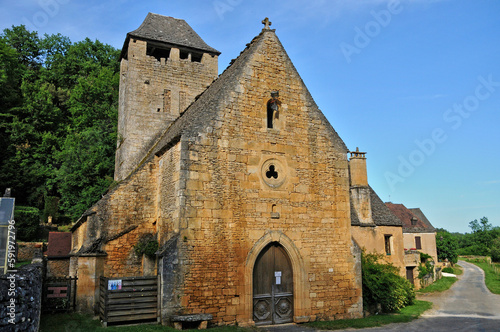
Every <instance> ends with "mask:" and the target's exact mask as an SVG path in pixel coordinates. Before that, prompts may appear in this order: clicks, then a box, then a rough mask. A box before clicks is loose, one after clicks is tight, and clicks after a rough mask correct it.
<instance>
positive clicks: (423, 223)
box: [385, 203, 438, 289]
mask: <svg viewBox="0 0 500 332" xmlns="http://www.w3.org/2000/svg"><path fill="white" fill-rule="evenodd" d="M385 204H386V205H387V207H388V208H389V209H390V210H391V211H392V213H393V214H394V215H395V216H397V217H398V218H399V220H401V222H402V224H403V241H404V247H405V249H404V250H405V252H406V253H407V255H406V256H407V259H406V263H405V265H406V275H407V278H408V279H409V280H415V279H416V277H417V275H418V271H417V267H418V266H419V264H420V259H418V258H416V259H415V258H411V254H412V253H415V252H423V253H425V254H428V255H429V256H431V257H432V260H433V261H434V262H435V263H437V262H438V258H437V249H436V229H435V228H434V227H433V226H432V225H431V223H430V222H429V220H428V219H427V217H426V216H425V215H424V214H423V212H422V211H421V210H420V209H419V208H414V209H408V208H406V206H404V205H403V204H394V203H385ZM413 282H414V281H413ZM431 282H432V281H431ZM414 284H415V286H416V288H417V289H418V288H419V287H420V283H415V282H414Z"/></svg>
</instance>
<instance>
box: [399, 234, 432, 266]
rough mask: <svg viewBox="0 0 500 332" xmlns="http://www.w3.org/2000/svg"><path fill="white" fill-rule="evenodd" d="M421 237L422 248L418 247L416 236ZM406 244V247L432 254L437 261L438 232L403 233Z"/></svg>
mask: <svg viewBox="0 0 500 332" xmlns="http://www.w3.org/2000/svg"><path fill="white" fill-rule="evenodd" d="M417 236H419V237H420V244H421V246H422V248H420V249H416V242H415V237H417ZM403 240H404V246H405V248H406V249H408V250H410V249H416V250H418V251H420V252H423V253H426V254H427V255H430V256H431V257H432V259H433V260H434V262H435V263H437V261H438V258H437V249H436V233H403Z"/></svg>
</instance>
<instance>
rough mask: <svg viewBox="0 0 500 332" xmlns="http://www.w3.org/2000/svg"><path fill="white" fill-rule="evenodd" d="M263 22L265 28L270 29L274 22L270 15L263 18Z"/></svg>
mask: <svg viewBox="0 0 500 332" xmlns="http://www.w3.org/2000/svg"><path fill="white" fill-rule="evenodd" d="M262 24H264V29H265V30H270V29H271V28H270V27H269V26H270V25H272V24H273V23H272V22H271V21H269V18H268V17H266V18H265V19H263V20H262Z"/></svg>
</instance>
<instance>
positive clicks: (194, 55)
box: [191, 53, 203, 62]
mask: <svg viewBox="0 0 500 332" xmlns="http://www.w3.org/2000/svg"><path fill="white" fill-rule="evenodd" d="M202 57H203V54H201V53H191V61H192V62H201V58H202Z"/></svg>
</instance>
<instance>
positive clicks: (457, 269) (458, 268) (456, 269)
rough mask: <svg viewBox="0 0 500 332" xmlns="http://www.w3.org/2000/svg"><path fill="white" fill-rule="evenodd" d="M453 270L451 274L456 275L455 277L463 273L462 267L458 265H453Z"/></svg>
mask: <svg viewBox="0 0 500 332" xmlns="http://www.w3.org/2000/svg"><path fill="white" fill-rule="evenodd" d="M452 269H453V274H456V275H457V276H459V275H461V274H462V273H464V270H463V269H462V267H461V266H460V265H458V264H455V266H454V267H452Z"/></svg>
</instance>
